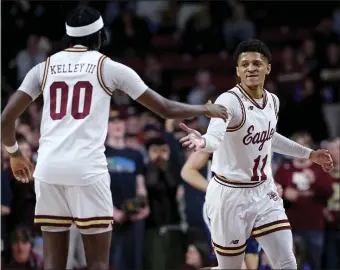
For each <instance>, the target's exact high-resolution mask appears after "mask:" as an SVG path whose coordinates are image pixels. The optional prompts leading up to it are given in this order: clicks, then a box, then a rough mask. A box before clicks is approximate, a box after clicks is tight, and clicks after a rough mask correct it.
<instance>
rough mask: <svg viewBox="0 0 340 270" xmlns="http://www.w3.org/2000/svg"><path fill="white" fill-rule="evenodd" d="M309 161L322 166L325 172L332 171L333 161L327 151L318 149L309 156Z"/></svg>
mask: <svg viewBox="0 0 340 270" xmlns="http://www.w3.org/2000/svg"><path fill="white" fill-rule="evenodd" d="M309 159H310V160H311V161H313V162H314V163H316V164H319V165H321V166H322V168H323V170H324V171H325V172H330V171H331V170H333V160H332V157H331V155H330V154H329V152H328V150H325V149H319V150H316V151H313V152H312V153H311V154H310V157H309Z"/></svg>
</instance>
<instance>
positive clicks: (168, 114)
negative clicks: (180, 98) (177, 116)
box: [159, 99, 174, 119]
mask: <svg viewBox="0 0 340 270" xmlns="http://www.w3.org/2000/svg"><path fill="white" fill-rule="evenodd" d="M169 103H170V102H169V100H167V99H165V100H164V102H163V104H162V110H161V111H160V113H159V116H160V117H162V118H163V119H172V118H173V117H174V113H173V110H172V107H171V106H170V104H169Z"/></svg>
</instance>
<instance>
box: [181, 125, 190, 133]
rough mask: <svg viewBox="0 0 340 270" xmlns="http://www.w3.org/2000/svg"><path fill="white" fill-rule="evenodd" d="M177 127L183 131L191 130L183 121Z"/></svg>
mask: <svg viewBox="0 0 340 270" xmlns="http://www.w3.org/2000/svg"><path fill="white" fill-rule="evenodd" d="M179 127H180V128H181V129H183V130H184V131H185V132H187V133H190V132H191V131H192V130H191V128H189V127H188V126H187V125H186V124H184V123H180V124H179Z"/></svg>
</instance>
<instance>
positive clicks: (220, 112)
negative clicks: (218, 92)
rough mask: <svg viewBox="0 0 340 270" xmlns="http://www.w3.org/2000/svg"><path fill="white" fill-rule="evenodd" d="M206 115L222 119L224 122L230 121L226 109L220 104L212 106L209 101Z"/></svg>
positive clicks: (206, 106)
mask: <svg viewBox="0 0 340 270" xmlns="http://www.w3.org/2000/svg"><path fill="white" fill-rule="evenodd" d="M205 109H206V113H205V116H207V117H210V118H222V119H223V120H224V121H226V120H227V119H228V112H227V109H226V107H224V106H223V105H220V104H212V103H211V101H210V100H209V101H208V103H207V104H205Z"/></svg>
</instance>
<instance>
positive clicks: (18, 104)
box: [1, 63, 45, 183]
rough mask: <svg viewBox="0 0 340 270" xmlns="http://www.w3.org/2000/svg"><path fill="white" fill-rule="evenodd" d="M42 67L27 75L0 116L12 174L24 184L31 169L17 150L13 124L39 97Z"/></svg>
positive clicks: (29, 163)
mask: <svg viewBox="0 0 340 270" xmlns="http://www.w3.org/2000/svg"><path fill="white" fill-rule="evenodd" d="M44 66H45V64H44V63H41V64H38V65H36V66H35V67H33V68H32V69H31V70H30V71H29V72H28V73H27V75H26V77H25V79H24V80H23V82H22V84H21V86H20V87H19V90H18V91H16V92H15V93H14V94H13V96H12V97H11V98H10V99H9V101H8V103H7V105H6V107H5V109H4V111H3V113H2V116H1V130H2V132H1V135H2V141H3V143H4V145H5V146H6V149H7V151H8V152H9V153H10V162H11V168H12V171H13V174H14V176H15V177H16V179H17V180H19V181H22V182H25V183H26V182H28V181H29V180H30V179H31V178H32V173H33V172H32V171H33V167H32V164H31V162H30V161H29V160H28V159H26V158H25V157H23V156H22V154H21V152H20V150H19V148H18V145H17V141H16V138H15V122H16V120H17V119H18V118H19V117H20V116H21V115H22V114H23V112H25V111H26V109H27V108H28V106H29V105H30V104H31V103H32V101H34V100H35V99H36V98H37V97H38V96H39V95H40V93H41V90H40V87H41V86H40V84H41V82H40V69H41V68H43V67H44Z"/></svg>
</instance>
